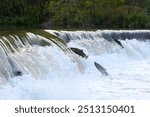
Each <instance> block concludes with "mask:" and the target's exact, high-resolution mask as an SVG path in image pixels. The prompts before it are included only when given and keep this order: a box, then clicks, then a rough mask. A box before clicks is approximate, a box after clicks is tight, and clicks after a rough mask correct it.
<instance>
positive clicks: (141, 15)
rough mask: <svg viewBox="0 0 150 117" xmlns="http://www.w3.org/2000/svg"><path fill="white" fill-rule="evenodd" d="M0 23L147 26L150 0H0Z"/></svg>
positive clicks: (106, 26)
mask: <svg viewBox="0 0 150 117" xmlns="http://www.w3.org/2000/svg"><path fill="white" fill-rule="evenodd" d="M0 26H1V27H2V26H35V27H39V26H41V27H43V28H99V29H103V28H105V29H147V28H150V0H0Z"/></svg>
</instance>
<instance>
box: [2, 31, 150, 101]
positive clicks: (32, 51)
mask: <svg viewBox="0 0 150 117" xmlns="http://www.w3.org/2000/svg"><path fill="white" fill-rule="evenodd" d="M46 32H48V33H50V34H52V35H55V36H58V37H59V38H60V39H64V40H65V41H66V42H67V43H66V44H67V45H66V46H67V48H69V47H76V48H80V49H82V50H84V52H85V53H86V54H87V55H88V58H87V59H85V58H82V57H79V56H78V55H76V54H74V53H72V52H71V53H69V52H68V53H66V52H64V51H62V49H60V48H59V47H58V46H56V45H55V44H54V45H52V46H51V45H50V46H49V45H46V46H39V45H37V44H35V45H30V44H27V45H26V44H25V45H23V46H21V47H20V46H18V47H17V49H16V48H13V49H14V51H15V50H16V51H15V52H13V53H11V54H10V55H9V57H10V58H11V59H12V60H14V61H15V62H16V61H18V62H17V68H20V69H21V71H22V72H23V75H22V76H14V77H10V76H11V74H9V73H7V74H8V75H7V74H5V75H7V76H9V77H7V78H6V80H5V78H4V75H1V76H0V77H1V85H0V99H40V100H41V99H63V100H67V99H79V100H80V99H90V100H91V99H96V100H107V99H115V100H116V99H120V100H122V99H125V100H127V99H131V100H133V99H134V100H135V99H150V72H149V71H150V41H149V40H148V39H147V40H144V41H143V40H142V41H141V40H138V39H136V38H133V39H123V40H120V42H121V43H122V45H123V47H124V48H121V47H120V46H119V45H118V44H116V43H115V42H113V41H110V42H109V41H107V40H105V39H104V37H103V36H102V35H98V34H102V33H100V32H101V31H97V32H94V31H93V32H92V31H91V32H90V31H89V32H87V31H53V30H46ZM56 32H57V33H56ZM104 32H105V33H112V32H113V31H104ZM119 32H122V31H118V32H117V31H116V33H119ZM127 32H130V33H132V34H133V32H132V31H127ZM135 32H136V31H135ZM147 32H148V31H147ZM136 33H137V32H136ZM56 34H57V35H56ZM66 34H69V37H67V38H64V36H65V35H66ZM27 35H28V38H31V37H34V36H35V35H34V34H32V33H28V34H27ZM135 35H136V34H135ZM100 36H101V38H100ZM73 37H74V38H73ZM38 38H41V39H43V40H45V39H46V38H44V37H42V36H39V35H38ZM68 38H69V39H70V40H69V41H67V40H66V39H68ZM51 44H53V43H51ZM18 48H19V49H18ZM0 49H1V53H2V54H4V52H2V50H3V48H2V47H1V48H0ZM7 50H9V49H7ZM0 58H2V59H0V60H1V61H0V63H1V65H2V63H3V62H4V61H3V59H4V56H0ZM95 61H96V62H97V63H99V64H101V65H102V66H103V67H105V68H106V69H107V72H108V74H109V75H108V76H103V75H102V74H101V73H100V72H99V71H98V70H97V69H96V67H95V66H94V62H95ZM6 63H7V61H6ZM6 65H7V64H6ZM0 67H1V71H4V70H3V69H4V68H5V69H9V70H10V66H9V65H8V68H6V67H3V69H2V66H0ZM2 73H3V72H1V74H2Z"/></svg>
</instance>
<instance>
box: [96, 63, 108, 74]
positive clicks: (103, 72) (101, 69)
mask: <svg viewBox="0 0 150 117" xmlns="http://www.w3.org/2000/svg"><path fill="white" fill-rule="evenodd" d="M94 65H95V67H96V68H97V69H98V71H100V72H101V73H102V74H103V75H106V76H108V73H107V70H106V69H105V68H104V67H103V66H101V65H100V64H98V63H97V62H94Z"/></svg>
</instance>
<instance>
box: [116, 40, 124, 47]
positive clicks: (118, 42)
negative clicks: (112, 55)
mask: <svg viewBox="0 0 150 117" xmlns="http://www.w3.org/2000/svg"><path fill="white" fill-rule="evenodd" d="M113 40H114V41H115V42H116V43H117V44H118V45H120V46H121V47H122V48H124V47H123V45H122V43H121V41H119V40H118V39H113Z"/></svg>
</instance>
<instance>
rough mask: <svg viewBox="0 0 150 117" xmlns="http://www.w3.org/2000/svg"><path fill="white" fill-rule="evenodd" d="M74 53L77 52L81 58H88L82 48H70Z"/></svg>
mask: <svg viewBox="0 0 150 117" xmlns="http://www.w3.org/2000/svg"><path fill="white" fill-rule="evenodd" d="M70 49H71V50H72V51H73V52H74V53H75V54H78V55H79V56H81V57H83V58H88V56H87V55H86V54H85V53H84V51H83V50H81V49H78V48H70Z"/></svg>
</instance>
